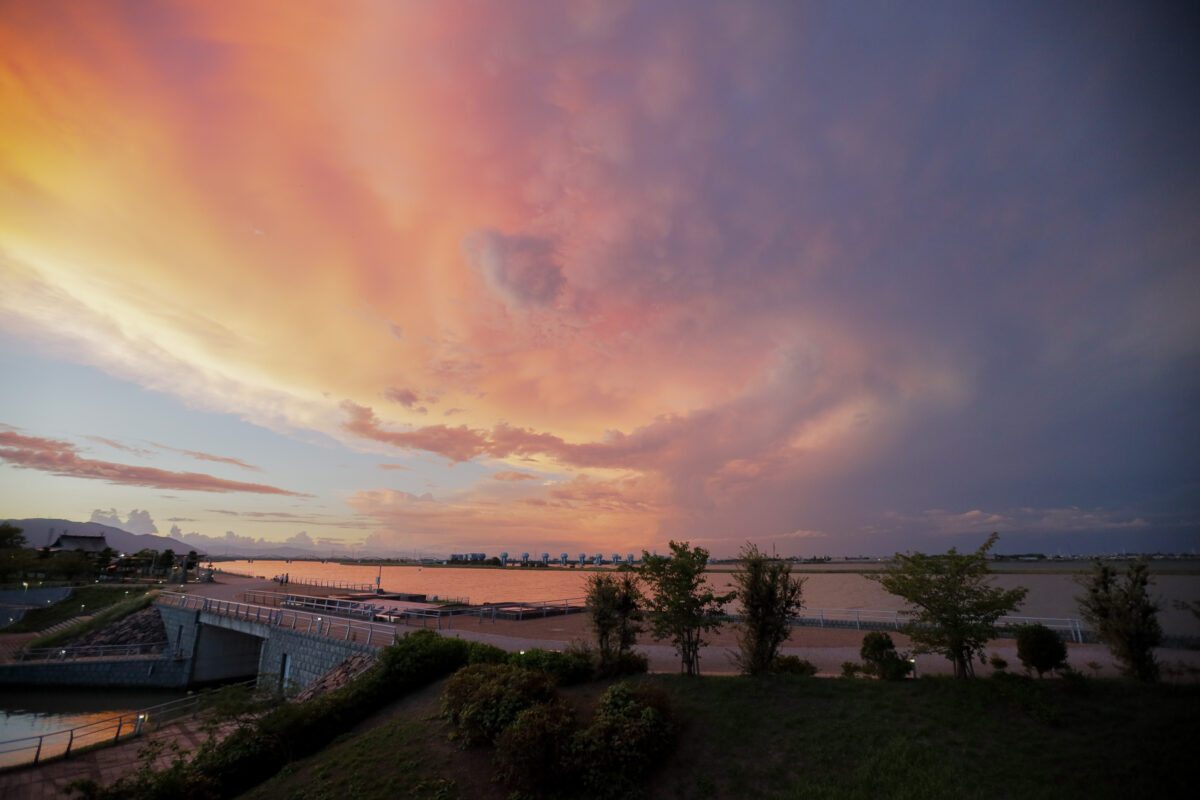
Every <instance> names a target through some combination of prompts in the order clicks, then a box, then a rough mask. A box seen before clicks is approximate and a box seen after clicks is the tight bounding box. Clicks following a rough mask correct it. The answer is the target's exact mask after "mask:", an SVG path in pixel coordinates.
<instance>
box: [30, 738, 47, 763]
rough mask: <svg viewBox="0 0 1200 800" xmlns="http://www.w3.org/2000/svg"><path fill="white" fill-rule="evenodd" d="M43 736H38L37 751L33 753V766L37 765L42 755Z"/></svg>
mask: <svg viewBox="0 0 1200 800" xmlns="http://www.w3.org/2000/svg"><path fill="white" fill-rule="evenodd" d="M45 738H46V737H45V736H39V737H38V749H37V752H36V753H34V754H33V763H34V765H35V766H36V765H37V763H38V760H39V759H41V757H42V740H43V739H45Z"/></svg>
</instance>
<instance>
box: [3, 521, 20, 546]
mask: <svg viewBox="0 0 1200 800" xmlns="http://www.w3.org/2000/svg"><path fill="white" fill-rule="evenodd" d="M24 546H25V534H24V531H23V529H22V528H18V527H17V526H16V525H13V524H12V523H11V522H0V550H8V549H10V548H11V549H18V548H21V547H24Z"/></svg>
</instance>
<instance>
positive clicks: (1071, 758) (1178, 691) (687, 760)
mask: <svg viewBox="0 0 1200 800" xmlns="http://www.w3.org/2000/svg"><path fill="white" fill-rule="evenodd" d="M646 680H654V681H660V682H662V684H663V685H664V686H666V687H667V689H668V691H669V692H670V694H671V697H672V699H673V701H674V707H675V712H676V720H677V722H678V723H679V725H680V730H679V735H678V741H677V743H676V747H675V749H674V750H673V752H672V753H671V755H669V756H668V757H667V758H666V759H664V761H663V763H662V765H661V768H660V769H659V771H658V772H657V773H656V774H655V776H654V777H653V779H652V780H651V782H650V783H648V784H647V785H646V786H645V787H643V790H642V793H641V796H642V797H645V798H672V799H678V800H690V799H695V800H702V799H703V800H709V799H710V798H797V799H798V798H818V799H822V798H829V799H830V800H832V798H851V799H853V798H864V800H865V799H866V798H922V799H924V798H1021V800H1035V799H1036V798H1053V799H1054V800H1061V799H1062V798H1064V797H1088V798H1139V797H1145V798H1165V797H1186V796H1192V792H1193V790H1194V787H1195V783H1194V780H1195V769H1194V763H1193V759H1194V753H1195V745H1196V742H1198V741H1200V687H1196V686H1157V687H1153V686H1152V687H1146V686H1140V685H1134V684H1129V683H1121V682H1115V681H1099V682H1089V683H1088V684H1087V685H1086V686H1085V687H1081V686H1079V685H1077V684H1067V683H1064V682H1063V681H1059V680H1046V681H1033V680H1028V679H1024V678H1019V677H1010V678H1006V679H1001V680H996V679H980V680H976V681H958V682H956V681H953V680H949V679H937V678H930V679H922V680H918V681H911V680H910V681H903V682H899V683H883V682H877V681H867V680H839V679H814V678H796V677H793V676H787V675H777V676H771V677H769V678H766V679H747V678H725V677H722V678H715V677H714V678H693V679H687V678H682V677H678V676H652V677H649V678H646ZM580 691H581V692H583V693H590V695H591V696H592V697H594V696H595V695H596V694H598V691H590V690H589V689H588V688H587V687H580ZM431 697H433V699H430V700H428V701H427V702H425V703H424V704H420V703H418V704H410V705H409V706H408V707H406V708H404V709H403V710H402V711H401V713H398V714H397V715H396V716H394V717H393V718H392V719H390V720H388V721H386V722H383V723H382V724H380V725H378V726H377V727H374V728H373V729H371V730H369V731H366V732H364V733H361V734H358V735H353V736H346V737H343V738H342V739H341V740H339V741H338V742H335V743H334V745H333V746H331V747H329V748H327V749H326V750H325V751H323V752H321V753H320V754H318V755H317V756H315V757H313V758H311V759H308V760H306V761H303V762H299V763H296V764H294V765H292V766H291V767H289V768H287V769H285V771H284V773H282V774H281V775H279V776H277V777H276V778H274V779H273V780H271V781H269V782H268V783H266V784H263V785H262V786H260V787H259V788H258V789H256V790H255V791H254V792H253V793H251V794H250V795H249V797H251V798H255V800H258V799H260V798H261V799H262V800H266V798H276V797H293V798H298V799H299V800H350V798H356V799H360V800H365V799H367V798H416V799H419V800H452V799H453V798H463V799H464V800H466V799H467V798H471V799H472V800H474V799H475V798H479V799H480V800H488V799H489V798H496V799H497V800H499V799H500V798H509V797H511V796H513V795H511V794H510V791H509V790H508V789H507V788H505V787H503V786H500V785H498V784H496V783H495V782H493V781H492V774H493V771H492V769H491V767H490V764H489V758H490V753H489V751H488V750H487V749H485V748H475V749H471V750H466V751H463V750H459V749H457V747H456V746H455V745H454V744H453V743H451V742H448V741H447V736H448V733H449V728H448V727H447V725H446V723H445V722H444V721H443V720H441V719H439V718H438V717H437V703H436V698H435V697H434V696H433V695H431ZM561 796H563V797H574V796H579V795H574V794H572V793H571V791H570V788H569V787H564V792H563V793H562V795H561Z"/></svg>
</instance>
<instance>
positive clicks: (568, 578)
mask: <svg viewBox="0 0 1200 800" xmlns="http://www.w3.org/2000/svg"><path fill="white" fill-rule="evenodd" d="M1185 563H1186V564H1187V565H1188V568H1189V569H1190V572H1189V574H1174V572H1173V571H1172V574H1162V573H1161V572H1159V573H1157V574H1154V586H1153V592H1154V594H1156V595H1158V596H1160V597H1161V598H1162V606H1163V608H1162V611H1161V612H1160V614H1159V620H1160V622H1161V623H1162V626H1163V630H1164V631H1165V632H1166V633H1168V634H1170V635H1175V636H1200V620H1197V619H1196V617H1195V616H1194V615H1193V614H1191V613H1189V612H1187V611H1181V610H1179V609H1177V608H1175V607H1174V602H1175V601H1177V600H1178V601H1193V600H1200V569H1197V565H1196V564H1195V562H1185ZM217 566H218V567H219V568H220V569H223V570H226V571H228V572H233V573H237V574H241V575H252V576H261V577H265V578H272V577H274V576H276V575H282V574H284V573H287V574H288V575H289V576H290V577H291V580H292V584H291V586H290V587H289V588H290V589H291V590H292V591H294V592H296V593H297V594H302V593H303V588H302V584H301V583H300V581H302V580H314V581H341V582H344V583H353V584H363V585H367V584H369V585H370V586H374V585H375V579H376V578H377V577H378V578H379V579H380V586H381V587H382V588H383V590H384V591H389V592H410V593H414V594H426V595H438V596H439V597H450V598H462V599H465V600H467V601H469V602H471V603H475V604H480V603H488V602H501V601H528V602H537V601H544V600H565V599H568V598H575V597H582V596H583V595H584V593H585V589H584V586H585V584H586V582H587V578H588V576H589V575H590V574H592V573H591V571H589V570H581V569H569V568H562V567H552V568H548V569H528V568H525V569H523V568H520V567H509V568H506V569H495V568H485V567H449V566H423V567H418V566H403V567H399V566H395V567H388V566H385V567H378V566H371V565H367V564H339V563H335V562H321V561H291V562H287V561H264V560H259V559H255V560H254V561H225V562H221V563H219V564H218V565H217ZM838 568H839V567H836V566H834V565H830V566H816V567H814V568H812V571H808V570H809V567H808V566H807V565H805V567H804V569H805V571H804V572H803V573H799V572H798V573H797V574H799V575H800V576H801V577H803V578H805V584H804V605H805V607H806V608H810V609H817V608H858V609H871V610H876V611H894V610H898V609H900V608H902V607H903V603H902V602H901V601H900V599H899V598H897V597H895V596H894V595H891V594H888V593H887V592H886V591H884V589H883V588H882V587H881V586H879V584H877V583H875V582H874V581H870V580H867V579H866V578H865V577H863V575H861V574H859V573H856V572H835V571H832V570H833V569H838ZM846 568H847V567H846V565H841V566H840V569H846ZM1088 568H1089V566H1088V565H1087V563H1086V562H1080V564H1079V570H1080V571H1086V570H1087V569H1088ZM724 569H725V571H718V570H713V571H712V572H710V581H711V583H712V585H713V587H714V590H716V591H718V592H726V591H730V588H729V587H730V586H731V585H732V573H731V571H729V569H730V568H724ZM993 581H994V582H995V584H996V585H997V586H1000V587H1003V588H1006V589H1008V588H1013V587H1017V586H1024V587H1025V588H1026V589H1028V590H1029V594H1028V595H1027V596H1026V599H1025V604H1024V605H1023V606H1022V607H1021V609H1020V610H1019V611H1018V612H1017V613H1018V614H1021V615H1024V616H1030V617H1078V616H1079V608H1078V604H1077V603H1076V601H1075V596H1076V595H1078V594H1080V593H1081V589H1080V587H1079V586H1078V585H1077V584H1076V583H1075V577H1074V575H1072V574H1064V573H1062V572H1058V571H1050V570H1049V569H1045V568H1044V569H1037V568H1036V567H1035V568H1031V569H1029V570H1028V571H1022V572H1005V571H1002V570H1001V569H997V570H996V572H995V575H994V576H993Z"/></svg>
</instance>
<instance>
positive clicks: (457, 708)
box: [442, 664, 555, 745]
mask: <svg viewBox="0 0 1200 800" xmlns="http://www.w3.org/2000/svg"><path fill="white" fill-rule="evenodd" d="M554 686H555V680H554V676H553V675H550V674H549V673H547V672H542V671H540V670H529V669H525V668H524V667H519V666H516V665H515V664H472V665H470V666H467V667H463V668H462V669H460V670H459V671H458V672H456V673H454V674H453V675H451V676H450V679H449V680H447V681H446V688H445V689H444V690H443V691H442V713H443V714H444V716H445V717H446V718H447V719H449V720H450V722H451V723H453V724H454V726H455V727H456V728H457V729H458V731H459V733H460V734H461V735H462V737H463V741H464V743H465V744H467V745H472V744H479V743H482V742H494V741H495V740H496V737H497V736H499V735H500V732H501V731H503V730H504V729H505V728H506V727H508V725H510V724H511V723H512V721H513V720H514V719H516V717H517V714H519V713H520V712H521V711H522V710H524V709H526V708H529V707H530V706H532V705H536V704H537V703H546V702H549V701H550V700H552V699H554V696H555V688H554Z"/></svg>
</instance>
